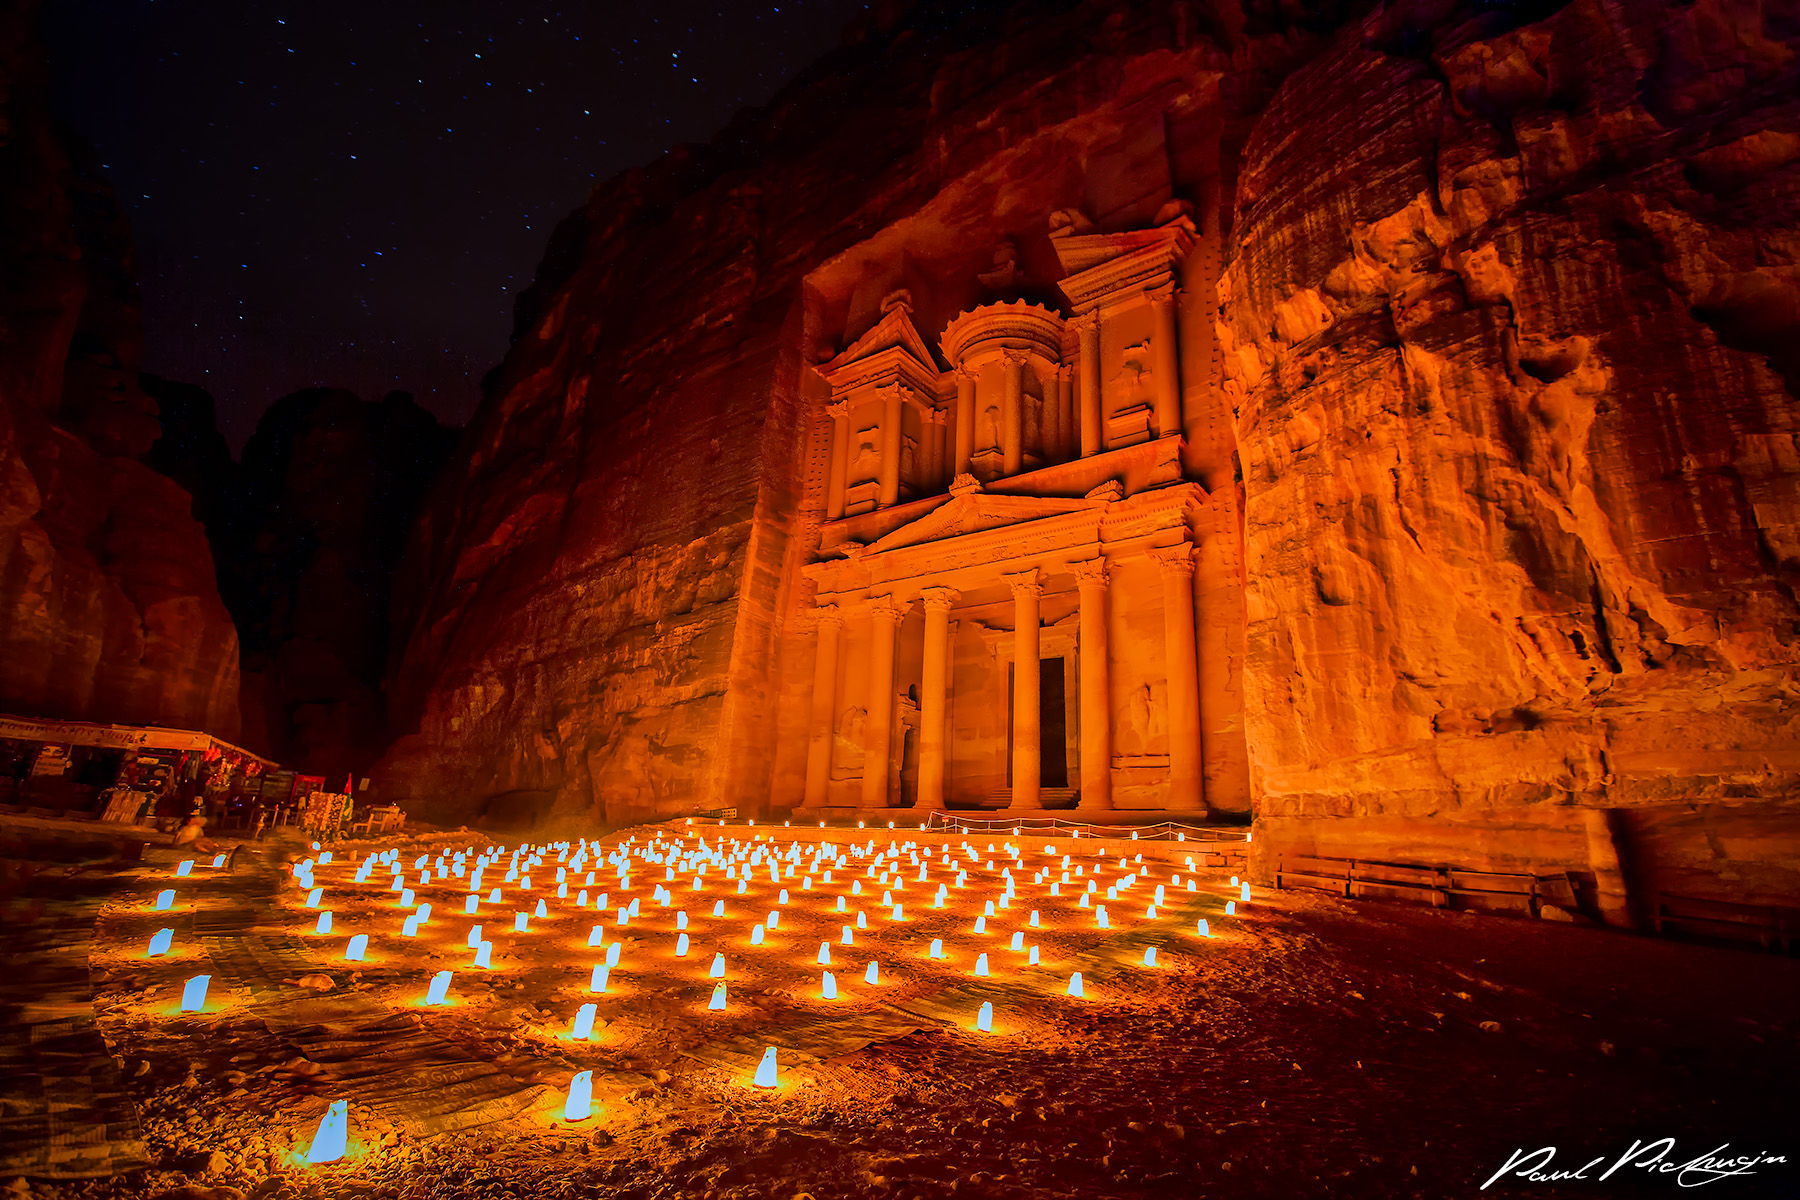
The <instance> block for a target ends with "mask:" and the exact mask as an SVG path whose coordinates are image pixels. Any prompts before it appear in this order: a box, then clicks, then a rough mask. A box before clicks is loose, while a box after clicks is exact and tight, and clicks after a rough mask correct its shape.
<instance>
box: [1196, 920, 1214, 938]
mask: <svg viewBox="0 0 1800 1200" xmlns="http://www.w3.org/2000/svg"><path fill="white" fill-rule="evenodd" d="M1195 929H1196V930H1197V931H1198V932H1199V934H1200V936H1201V937H1211V936H1212V930H1211V929H1210V928H1208V927H1207V924H1206V918H1205V917H1201V918H1200V919H1199V920H1198V921H1197V922H1195Z"/></svg>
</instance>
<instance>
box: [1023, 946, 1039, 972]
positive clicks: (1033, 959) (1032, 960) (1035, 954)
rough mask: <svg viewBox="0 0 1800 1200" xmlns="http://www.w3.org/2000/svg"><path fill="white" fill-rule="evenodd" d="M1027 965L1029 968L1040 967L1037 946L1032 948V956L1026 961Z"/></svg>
mask: <svg viewBox="0 0 1800 1200" xmlns="http://www.w3.org/2000/svg"><path fill="white" fill-rule="evenodd" d="M1025 965H1026V966H1028V967H1035V966H1037V965H1038V948H1037V947H1036V946H1033V947H1032V948H1031V956H1030V957H1029V958H1027V959H1026V960H1025Z"/></svg>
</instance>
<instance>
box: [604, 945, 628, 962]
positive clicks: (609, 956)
mask: <svg viewBox="0 0 1800 1200" xmlns="http://www.w3.org/2000/svg"><path fill="white" fill-rule="evenodd" d="M624 948H625V947H624V946H623V945H621V944H620V943H618V942H614V943H613V944H612V945H610V946H608V947H607V948H606V965H607V966H609V967H616V966H618V965H619V952H620V951H622V950H623V949H624Z"/></svg>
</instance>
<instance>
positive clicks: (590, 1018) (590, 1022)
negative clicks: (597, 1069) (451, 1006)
mask: <svg viewBox="0 0 1800 1200" xmlns="http://www.w3.org/2000/svg"><path fill="white" fill-rule="evenodd" d="M448 973H449V972H445V974H448ZM598 1008H599V1006H598V1005H594V1004H584V1005H582V1006H581V1007H580V1008H579V1009H578V1010H576V1013H575V1028H574V1029H572V1030H570V1031H569V1036H570V1037H572V1038H574V1039H575V1040H577V1041H582V1042H585V1041H588V1040H590V1039H591V1038H592V1037H593V1036H594V1013H595V1012H596V1011H597V1010H598Z"/></svg>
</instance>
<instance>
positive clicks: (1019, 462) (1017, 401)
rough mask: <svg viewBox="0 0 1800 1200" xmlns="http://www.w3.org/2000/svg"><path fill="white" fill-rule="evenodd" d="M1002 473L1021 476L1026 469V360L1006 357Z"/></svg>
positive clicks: (1012, 356)
mask: <svg viewBox="0 0 1800 1200" xmlns="http://www.w3.org/2000/svg"><path fill="white" fill-rule="evenodd" d="M1000 442H1001V445H1000V455H1001V467H1000V469H1001V472H1002V473H1003V474H1006V475H1017V474H1018V473H1019V472H1020V471H1021V470H1023V469H1024V467H1025V356H1024V355H1023V354H1014V353H1011V352H1008V353H1007V355H1006V391H1005V392H1003V393H1002V394H1001V399H1000Z"/></svg>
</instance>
